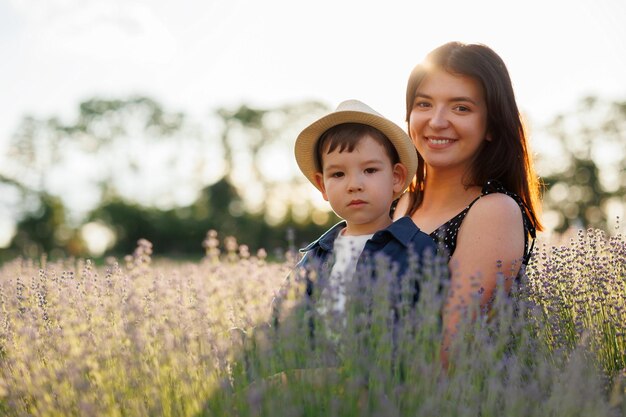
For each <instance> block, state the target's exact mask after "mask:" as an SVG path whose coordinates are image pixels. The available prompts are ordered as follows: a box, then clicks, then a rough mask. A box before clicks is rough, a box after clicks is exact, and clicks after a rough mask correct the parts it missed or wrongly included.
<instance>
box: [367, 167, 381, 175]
mask: <svg viewBox="0 0 626 417" xmlns="http://www.w3.org/2000/svg"><path fill="white" fill-rule="evenodd" d="M377 171H378V169H376V168H365V173H366V174H374V173H375V172H377Z"/></svg>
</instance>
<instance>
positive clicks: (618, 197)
mask: <svg viewBox="0 0 626 417" xmlns="http://www.w3.org/2000/svg"><path fill="white" fill-rule="evenodd" d="M547 132H548V133H549V134H551V135H552V136H553V137H555V138H557V139H558V142H559V143H560V146H561V149H560V150H561V153H562V155H563V156H564V158H565V159H566V164H565V167H564V169H561V170H558V171H556V172H549V173H548V174H547V175H545V176H544V177H543V179H544V182H545V183H546V188H547V192H546V193H545V198H544V201H545V205H546V208H547V209H548V210H554V211H555V212H558V213H559V214H560V223H559V225H558V226H557V228H556V230H557V231H559V232H562V231H564V230H566V229H567V228H569V227H572V226H578V227H584V228H587V227H594V228H600V229H604V230H606V229H607V210H608V207H609V205H610V204H620V205H622V206H623V205H624V203H626V201H625V199H624V196H625V194H626V193H625V191H626V102H619V101H615V102H607V101H602V100H600V99H598V98H595V97H587V98H585V99H583V100H581V102H580V104H579V107H578V108H577V109H576V110H575V111H573V112H571V113H566V114H561V115H559V116H557V117H556V118H555V119H554V120H553V122H552V123H551V124H550V125H549V126H548V128H547Z"/></svg>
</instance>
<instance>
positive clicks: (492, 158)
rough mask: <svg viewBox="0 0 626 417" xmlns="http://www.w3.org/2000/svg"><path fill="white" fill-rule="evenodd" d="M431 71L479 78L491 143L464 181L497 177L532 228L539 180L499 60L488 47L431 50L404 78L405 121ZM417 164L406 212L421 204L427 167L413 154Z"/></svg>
mask: <svg viewBox="0 0 626 417" xmlns="http://www.w3.org/2000/svg"><path fill="white" fill-rule="evenodd" d="M433 69H442V70H445V71H447V72H449V73H450V74H454V75H464V76H468V77H472V78H474V79H476V80H478V81H479V82H480V84H481V85H482V87H483V91H484V93H485V102H486V103H487V132H488V134H489V135H490V137H491V141H489V142H485V143H484V145H483V146H481V147H480V149H479V151H478V154H477V155H476V156H475V158H474V164H473V167H472V171H471V172H470V173H469V177H468V178H464V181H465V185H467V186H471V185H477V186H481V187H482V186H483V185H485V183H486V182H487V181H488V180H498V181H500V183H502V185H503V186H504V187H505V188H506V189H507V190H508V191H511V192H513V193H515V194H517V195H518V196H520V198H521V199H522V200H523V201H524V204H525V205H526V211H527V215H528V217H529V218H530V219H531V221H532V222H533V223H534V224H535V227H536V229H537V230H542V229H543V227H542V226H541V223H540V222H539V218H538V215H537V214H536V213H538V211H539V209H540V206H541V205H540V181H539V178H538V177H537V175H536V173H535V170H534V167H533V163H532V159H531V157H530V155H529V149H528V143H527V137H526V132H525V129H524V125H523V123H522V119H521V116H520V113H519V110H518V108H517V103H516V102H515V94H514V92H513V86H512V83H511V78H510V76H509V72H508V70H507V68H506V65H505V64H504V62H503V61H502V59H501V58H500V57H499V56H498V54H496V53H495V52H494V51H493V50H492V49H491V48H489V47H487V46H485V45H481V44H464V43H460V42H450V43H446V44H444V45H442V46H440V47H438V48H436V49H434V50H433V51H432V52H430V53H429V54H428V55H427V56H426V59H425V60H424V62H422V63H421V64H418V65H417V66H416V67H415V68H414V69H413V71H412V72H411V75H410V77H409V81H408V84H407V89H406V121H407V123H409V117H410V115H411V111H412V109H413V103H414V101H415V93H416V92H417V88H418V87H419V85H420V83H421V82H422V80H423V79H424V77H425V76H426V75H427V74H428V73H429V71H432V70H433ZM418 158H419V163H418V165H417V172H416V177H415V181H414V183H413V184H412V185H411V187H410V188H409V191H410V196H411V199H410V203H409V210H408V214H413V213H414V212H415V211H416V210H417V208H418V207H419V206H420V204H421V203H422V198H423V191H424V179H425V175H426V166H425V164H424V159H423V158H422V157H421V155H419V154H418Z"/></svg>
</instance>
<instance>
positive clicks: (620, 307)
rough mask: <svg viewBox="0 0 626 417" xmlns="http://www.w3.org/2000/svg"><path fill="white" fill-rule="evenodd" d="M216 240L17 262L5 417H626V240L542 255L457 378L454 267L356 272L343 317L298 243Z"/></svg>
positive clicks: (0, 383)
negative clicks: (447, 359)
mask: <svg viewBox="0 0 626 417" xmlns="http://www.w3.org/2000/svg"><path fill="white" fill-rule="evenodd" d="M204 246H205V249H206V256H205V258H204V259H202V260H201V261H198V262H185V263H181V262H175V263H174V262H168V261H166V260H156V259H155V258H154V257H153V256H152V247H151V245H150V243H149V242H147V241H140V242H139V243H138V247H137V249H136V251H135V252H134V253H133V254H132V255H129V256H127V257H126V258H125V259H123V260H116V259H109V260H107V262H106V264H105V265H102V266H97V267H96V266H95V265H94V264H93V263H92V262H91V261H89V260H84V259H78V260H58V261H55V262H46V261H45V260H42V261H40V262H34V261H29V260H23V259H18V260H14V261H12V262H10V263H7V264H5V265H4V266H3V267H2V268H1V269H0V415H6V416H92V415H93V416H104V415H106V416H144V415H150V416H231V415H233V416H234V415H236V416H318V415H319V416H321V415H323V416H328V415H340V416H370V415H371V416H379V415H389V416H405V415H411V416H412V415H437V416H478V415H480V416H483V417H485V416H503V415H506V416H568V417H569V416H619V415H626V399H625V398H626V374H625V372H626V366H625V361H626V357H625V346H626V336H625V335H626V317H625V314H626V312H625V309H626V270H625V265H626V239H625V238H624V236H623V235H621V234H618V235H616V236H613V237H610V238H609V237H606V236H605V235H604V234H603V233H602V232H601V231H598V230H589V231H586V232H581V233H580V234H578V235H577V236H575V237H574V238H573V239H572V240H570V241H569V242H566V243H565V244H563V245H558V246H551V245H544V246H541V247H540V248H538V249H537V250H536V251H535V255H534V257H533V261H532V263H531V264H530V265H529V267H528V270H527V274H526V275H525V277H524V278H523V279H522V280H521V281H520V285H519V288H516V289H514V291H513V293H512V295H511V296H505V295H504V294H502V293H500V294H499V295H498V296H497V297H496V299H495V304H494V307H493V309H494V311H495V313H494V314H492V315H490V317H491V318H490V319H488V318H487V317H484V316H480V317H481V318H480V319H478V320H475V321H471V322H470V321H467V322H466V323H464V324H463V325H462V326H461V329H460V333H459V336H458V337H457V339H456V343H455V345H454V346H453V347H452V352H451V356H452V357H453V358H454V362H453V365H452V366H451V368H450V370H449V371H448V372H444V371H443V370H442V369H441V366H440V365H439V343H440V338H441V336H440V314H439V311H440V310H441V305H442V302H443V299H444V295H445V293H446V291H448V288H447V286H446V280H445V277H446V268H445V265H443V264H442V263H441V262H440V260H437V259H429V260H426V262H425V264H426V265H425V267H424V268H423V269H419V270H418V269H417V268H414V269H413V271H412V272H411V273H410V274H409V276H407V279H405V280H404V281H403V286H402V288H395V287H393V286H391V285H389V284H390V283H392V282H395V281H394V276H393V272H392V271H391V269H390V268H389V267H388V265H384V264H378V265H376V266H374V267H375V268H377V269H376V271H377V273H376V275H377V279H376V281H375V283H371V282H368V283H367V284H366V283H364V282H362V281H361V280H355V281H354V282H353V283H352V287H351V288H350V289H349V291H348V293H349V297H348V302H347V305H346V313H345V315H336V316H335V315H333V314H322V312H320V309H319V308H317V306H318V304H316V303H315V302H314V300H309V299H308V298H307V297H305V296H304V291H305V283H304V282H303V281H302V278H301V277H299V276H291V279H290V280H289V281H285V278H286V277H287V276H288V275H289V274H290V271H292V268H293V266H294V264H295V261H296V257H295V256H294V254H293V253H291V252H289V253H287V254H286V258H285V259H284V260H282V261H280V262H268V261H267V259H266V255H265V254H264V253H262V252H261V253H259V254H256V255H251V254H250V253H248V251H247V248H246V247H245V245H239V244H237V242H236V241H235V240H234V239H232V238H227V239H224V242H220V241H219V240H218V236H217V235H216V234H211V235H208V236H207V240H206V241H205V242H204ZM409 277H410V278H409ZM414 279H416V280H419V282H420V289H421V295H420V299H419V302H418V303H417V304H416V305H413V303H412V296H413V294H412V288H413V285H412V282H411V280H414ZM323 282H324V280H323V277H320V278H319V281H318V283H319V285H320V286H323ZM393 291H395V292H393ZM392 292H393V294H392ZM392 295H393V296H392ZM275 297H276V299H277V300H278V301H276V302H274V304H273V305H272V300H273V299H274V298H275ZM390 300H394V301H393V302H392V301H390ZM394 311H395V312H396V314H395V315H394V314H392V313H393V312H394ZM274 318H276V320H274ZM276 323H278V325H276ZM311 329H313V332H311Z"/></svg>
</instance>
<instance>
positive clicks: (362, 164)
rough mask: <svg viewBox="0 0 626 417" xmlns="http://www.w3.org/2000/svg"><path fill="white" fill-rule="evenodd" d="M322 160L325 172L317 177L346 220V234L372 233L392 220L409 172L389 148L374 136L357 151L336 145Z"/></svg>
mask: <svg viewBox="0 0 626 417" xmlns="http://www.w3.org/2000/svg"><path fill="white" fill-rule="evenodd" d="M322 160H323V162H322V173H317V174H315V179H316V181H317V183H318V185H319V187H320V189H321V190H322V196H323V197H324V199H325V200H326V201H328V202H330V206H331V207H332V209H333V210H334V212H335V213H337V215H338V216H339V217H341V218H343V219H344V220H346V222H347V224H348V225H347V227H346V231H345V233H346V234H348V235H363V234H370V233H374V232H376V231H377V230H380V229H384V228H385V227H387V226H388V225H389V224H390V223H391V219H390V218H389V209H390V207H391V202H392V201H393V195H394V194H395V193H398V192H400V191H402V190H401V188H402V186H403V185H404V180H405V178H406V175H407V171H406V168H405V167H404V165H402V164H400V163H397V164H395V165H392V163H391V159H390V158H389V156H388V155H387V153H386V152H385V148H384V147H383V146H382V145H380V144H379V143H378V142H376V141H375V140H374V139H372V138H371V137H370V136H365V137H364V138H363V139H361V141H360V142H359V143H358V145H357V146H356V148H355V149H354V151H353V152H348V151H345V150H344V151H343V152H339V150H338V149H335V150H334V151H333V152H331V153H324V154H323V155H322Z"/></svg>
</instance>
